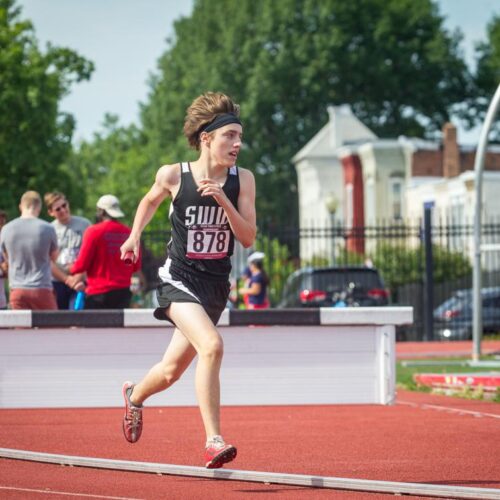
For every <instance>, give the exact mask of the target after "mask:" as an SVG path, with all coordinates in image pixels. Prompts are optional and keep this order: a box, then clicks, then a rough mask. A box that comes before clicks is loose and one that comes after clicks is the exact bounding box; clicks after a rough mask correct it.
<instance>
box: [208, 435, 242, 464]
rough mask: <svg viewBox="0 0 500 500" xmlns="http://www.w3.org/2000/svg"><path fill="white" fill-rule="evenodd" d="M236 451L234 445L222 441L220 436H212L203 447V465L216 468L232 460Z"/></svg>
mask: <svg viewBox="0 0 500 500" xmlns="http://www.w3.org/2000/svg"><path fill="white" fill-rule="evenodd" d="M236 453H237V450H236V448H235V447H234V446H232V445H230V444H226V443H224V440H223V439H222V437H221V436H214V438H213V439H212V440H211V441H209V442H208V443H207V446H206V448H205V467H206V468H207V469H218V468H219V467H222V466H223V465H224V464H227V463H228V462H231V460H234V459H235V458H236Z"/></svg>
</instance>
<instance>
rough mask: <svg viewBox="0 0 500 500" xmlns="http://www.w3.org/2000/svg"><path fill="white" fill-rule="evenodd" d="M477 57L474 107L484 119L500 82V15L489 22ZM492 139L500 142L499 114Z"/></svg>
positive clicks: (478, 48) (477, 48) (478, 47)
mask: <svg viewBox="0 0 500 500" xmlns="http://www.w3.org/2000/svg"><path fill="white" fill-rule="evenodd" d="M476 58H477V61H476V62H477V70H476V75H475V82H476V87H477V99H476V101H475V106H473V108H472V109H473V110H474V111H475V112H476V113H477V114H478V115H479V117H480V118H481V119H484V116H485V114H486V111H487V110H488V106H489V104H490V101H491V98H492V97H493V94H494V93H495V91H496V89H497V87H498V85H499V84H500V16H494V17H493V18H492V20H491V21H490V22H489V23H488V28H487V41H486V42H484V43H480V44H478V46H477V47H476ZM492 139H493V140H494V141H496V142H500V118H498V116H497V120H496V127H495V128H494V132H493V133H492Z"/></svg>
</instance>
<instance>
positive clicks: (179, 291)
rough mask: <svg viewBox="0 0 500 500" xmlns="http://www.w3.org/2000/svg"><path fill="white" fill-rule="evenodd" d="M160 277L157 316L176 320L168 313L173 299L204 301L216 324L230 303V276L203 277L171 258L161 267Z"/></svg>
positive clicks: (176, 300) (204, 305)
mask: <svg viewBox="0 0 500 500" xmlns="http://www.w3.org/2000/svg"><path fill="white" fill-rule="evenodd" d="M160 277H161V279H162V281H163V283H161V284H160V285H158V287H157V288H156V298H157V300H158V304H159V307H157V308H156V309H155V311H154V317H155V318H156V319H160V320H166V321H170V322H171V323H173V321H172V320H171V319H170V318H169V317H168V316H167V309H168V308H169V307H170V304H172V303H173V302H193V303H195V304H201V305H202V306H203V309H205V311H206V313H207V314H208V316H209V317H210V319H211V320H212V321H213V323H214V325H216V324H217V322H218V321H219V318H220V316H221V314H222V311H224V309H225V308H226V306H227V299H228V297H229V290H230V283H229V281H228V280H212V279H210V280H209V279H205V278H202V277H200V276H197V275H194V274H193V273H190V272H189V271H185V270H184V269H179V268H178V267H175V266H174V265H172V261H170V259H169V260H167V263H166V264H165V266H164V267H163V268H162V269H161V273H160Z"/></svg>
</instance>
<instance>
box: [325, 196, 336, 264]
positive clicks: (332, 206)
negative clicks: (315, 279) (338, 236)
mask: <svg viewBox="0 0 500 500" xmlns="http://www.w3.org/2000/svg"><path fill="white" fill-rule="evenodd" d="M325 206H326V209H327V210H328V213H329V214H330V228H331V231H332V266H334V265H335V213H336V212H337V208H338V206H339V200H338V198H337V197H336V196H335V193H332V192H330V193H328V195H327V196H326V198H325Z"/></svg>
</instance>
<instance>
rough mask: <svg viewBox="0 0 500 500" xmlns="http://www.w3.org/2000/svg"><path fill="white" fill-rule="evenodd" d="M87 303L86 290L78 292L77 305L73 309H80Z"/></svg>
mask: <svg viewBox="0 0 500 500" xmlns="http://www.w3.org/2000/svg"><path fill="white" fill-rule="evenodd" d="M84 305H85V292H76V298H75V305H74V306H73V309H74V310H75V311H80V310H81V309H83V306H84Z"/></svg>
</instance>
